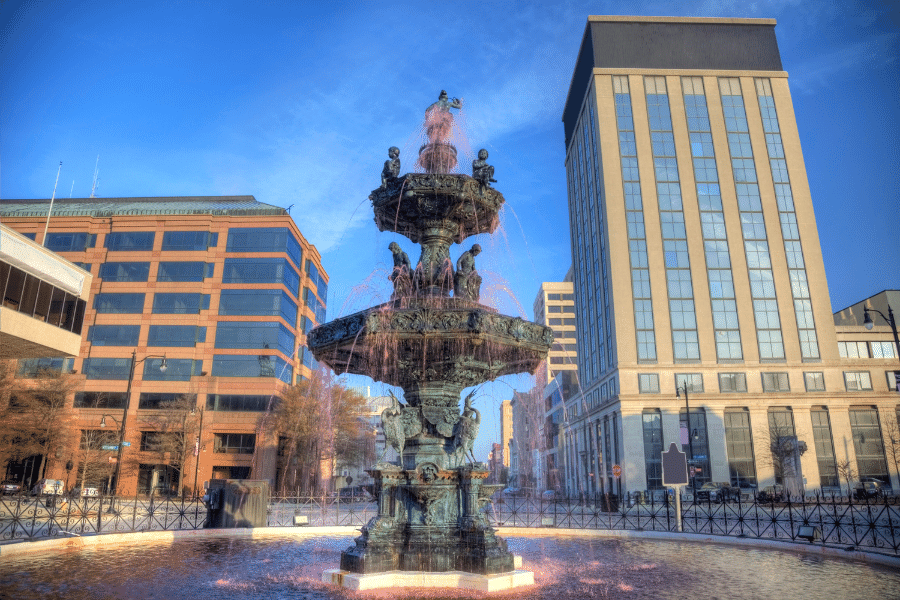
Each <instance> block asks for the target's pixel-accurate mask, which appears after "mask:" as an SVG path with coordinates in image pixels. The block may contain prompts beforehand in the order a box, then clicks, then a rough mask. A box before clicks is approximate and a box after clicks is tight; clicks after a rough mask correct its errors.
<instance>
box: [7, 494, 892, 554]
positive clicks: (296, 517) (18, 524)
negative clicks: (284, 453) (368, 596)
mask: <svg viewBox="0 0 900 600" xmlns="http://www.w3.org/2000/svg"><path fill="white" fill-rule="evenodd" d="M647 500H648V501H647V502H645V503H638V502H631V501H629V502H627V503H624V504H623V505H620V504H619V502H618V499H616V498H615V497H608V496H599V497H596V498H583V499H554V500H549V499H545V498H542V497H506V496H499V495H498V496H496V497H495V498H494V499H493V501H492V502H491V503H490V504H488V505H487V507H486V511H487V514H488V517H489V519H490V520H491V522H492V523H494V524H495V525H497V526H501V527H548V528H571V529H596V530H621V531H628V530H630V531H668V532H674V531H678V519H677V518H676V514H675V503H674V502H673V501H669V500H668V499H664V500H662V501H659V500H657V499H654V498H653V497H652V496H651V497H648V498H647ZM681 508H682V510H681V512H682V515H681V516H682V529H683V531H685V532H688V533H697V534H704V535H722V536H736V537H747V538H758V539H771V540H783V541H794V542H797V541H812V540H815V541H817V542H820V543H824V544H827V545H832V546H838V547H847V548H849V547H853V548H859V549H861V550H874V551H877V552H882V553H885V554H891V555H895V556H900V498H895V497H882V498H876V499H869V500H865V499H864V500H856V499H854V498H852V497H851V498H848V497H841V496H827V497H826V496H816V497H806V498H796V499H793V500H789V501H785V502H758V501H756V500H755V499H752V498H751V499H750V501H743V500H741V499H736V500H735V501H734V502H725V503H716V502H709V501H707V502H692V501H685V502H683V503H682V507H681ZM206 513H207V511H206V507H205V506H204V505H203V503H202V502H200V501H199V500H197V499H182V498H120V499H117V500H115V501H114V502H113V501H112V499H110V498H82V499H79V500H77V501H76V500H63V499H53V497H50V498H49V499H48V498H28V497H8V496H7V497H4V498H0V541H13V540H23V541H24V540H37V539H42V538H47V537H61V536H70V535H91V534H99V533H126V532H136V531H165V530H179V529H200V528H202V527H203V523H204V521H205V519H206ZM376 514H377V505H376V503H375V502H373V501H372V500H371V499H370V498H349V497H336V496H319V497H309V496H276V497H273V498H272V499H271V500H270V502H269V508H268V517H267V524H268V525H269V526H270V527H289V526H295V525H301V526H302V525H309V526H354V527H360V526H362V525H365V524H366V523H368V522H369V520H370V519H371V518H372V517H374V516H375V515H376Z"/></svg>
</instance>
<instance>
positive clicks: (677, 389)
mask: <svg viewBox="0 0 900 600" xmlns="http://www.w3.org/2000/svg"><path fill="white" fill-rule="evenodd" d="M681 392H684V413H685V414H684V419H685V422H684V430H685V432H686V433H687V439H688V450H689V451H690V453H691V457H690V459H689V460H688V465H689V467H690V471H691V493H692V494H694V497H695V498H696V497H697V477H696V475H697V473H696V472H695V471H694V464H693V463H694V436H692V435H691V407H690V406H689V405H688V386H687V384H686V383H685V384H684V385H682V386H681V387H678V386H677V385H676V386H675V397H676V398H681Z"/></svg>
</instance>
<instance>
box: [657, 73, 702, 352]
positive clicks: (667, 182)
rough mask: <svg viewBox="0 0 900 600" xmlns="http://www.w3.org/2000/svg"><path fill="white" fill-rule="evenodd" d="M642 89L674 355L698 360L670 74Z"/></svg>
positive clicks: (698, 350) (698, 349) (692, 289)
mask: <svg viewBox="0 0 900 600" xmlns="http://www.w3.org/2000/svg"><path fill="white" fill-rule="evenodd" d="M644 90H645V92H646V95H647V118H648V121H649V123H650V143H651V148H652V150H653V173H654V176H655V178H656V199H657V203H658V205H659V219H660V229H661V230H662V242H663V253H664V257H665V267H666V288H667V290H668V294H669V318H670V322H671V327H672V349H673V356H674V357H675V360H676V361H680V362H687V361H689V362H696V361H699V360H700V342H699V339H698V336H697V316H696V312H695V310H694V286H693V282H692V280H691V262H690V257H689V256H688V248H687V230H686V229H685V226H684V212H683V210H682V204H681V183H680V180H679V175H678V159H677V158H676V156H675V135H674V133H673V132H672V114H671V112H670V109H669V94H668V91H667V89H666V78H665V77H644Z"/></svg>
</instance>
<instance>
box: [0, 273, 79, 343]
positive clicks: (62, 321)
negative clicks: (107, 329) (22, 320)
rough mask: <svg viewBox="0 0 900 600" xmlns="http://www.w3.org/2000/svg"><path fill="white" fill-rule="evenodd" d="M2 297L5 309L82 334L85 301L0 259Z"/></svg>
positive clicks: (0, 293)
mask: <svg viewBox="0 0 900 600" xmlns="http://www.w3.org/2000/svg"><path fill="white" fill-rule="evenodd" d="M0 298H2V299H3V307H4V308H7V309H9V310H14V311H16V312H20V313H22V314H25V315H27V316H29V317H32V318H34V319H37V320H39V321H43V322H45V323H47V324H49V325H53V326H54V327H59V328H60V329H65V330H66V331H71V332H72V333H78V334H80V333H81V326H82V323H83V321H84V310H85V307H86V303H85V301H84V300H82V299H81V298H79V297H77V296H74V295H72V294H70V293H68V292H66V291H65V290H61V289H59V288H58V287H56V286H53V285H51V284H49V283H47V282H45V281H41V280H40V279H38V278H37V277H35V276H34V275H31V274H29V273H26V272H25V271H23V270H21V269H18V268H16V267H14V266H12V265H10V264H8V263H5V262H0Z"/></svg>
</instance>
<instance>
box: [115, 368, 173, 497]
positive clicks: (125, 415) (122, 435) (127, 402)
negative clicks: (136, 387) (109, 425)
mask: <svg viewBox="0 0 900 600" xmlns="http://www.w3.org/2000/svg"><path fill="white" fill-rule="evenodd" d="M148 358H162V364H160V365H159V370H160V372H162V373H165V372H166V369H168V368H169V367H168V365H167V364H166V355H165V354H163V355H161V356H160V355H149V356H145V357H144V358H142V359H140V360H137V350H132V351H131V367H130V369H129V370H128V387H127V388H126V389H125V404H124V407H123V408H122V423H121V424H120V426H119V447H118V451H117V452H116V470H115V485H114V486H113V492H112V497H113V499H112V501H110V503H109V510H108V512H111V513H112V512H115V508H114V503H115V498H116V496H117V495H118V494H119V478H120V477H121V475H122V450H123V449H124V447H125V420H126V419H127V418H128V406H129V405H130V404H131V384H132V383H134V368H135V366H137V364H138V363H142V362H144V361H145V360H147V359H148ZM104 422H105V418H104V419H101V421H100V426H101V427H103V424H104Z"/></svg>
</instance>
